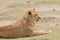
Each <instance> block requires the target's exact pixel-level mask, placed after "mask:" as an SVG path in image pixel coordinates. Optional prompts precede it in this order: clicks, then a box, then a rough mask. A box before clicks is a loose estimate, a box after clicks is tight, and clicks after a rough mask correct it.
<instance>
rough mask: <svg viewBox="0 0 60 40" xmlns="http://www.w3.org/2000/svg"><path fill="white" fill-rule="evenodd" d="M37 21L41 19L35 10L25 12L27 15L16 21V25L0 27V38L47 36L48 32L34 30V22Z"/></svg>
mask: <svg viewBox="0 0 60 40" xmlns="http://www.w3.org/2000/svg"><path fill="white" fill-rule="evenodd" d="M39 19H41V18H40V17H39V15H38V13H37V12H36V11H35V9H33V10H29V11H28V12H27V15H25V16H24V17H23V18H22V19H21V20H19V21H17V22H16V23H14V24H10V25H6V26H2V27H0V37H3V38H16V37H24V36H34V35H41V34H47V33H48V32H46V31H44V30H43V31H37V30H35V28H34V25H35V22H38V21H39Z"/></svg>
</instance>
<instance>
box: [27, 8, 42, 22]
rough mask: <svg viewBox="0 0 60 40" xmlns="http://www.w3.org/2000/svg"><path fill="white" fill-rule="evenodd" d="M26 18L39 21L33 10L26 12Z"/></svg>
mask: <svg viewBox="0 0 60 40" xmlns="http://www.w3.org/2000/svg"><path fill="white" fill-rule="evenodd" d="M28 17H29V18H30V19H33V21H39V19H41V17H40V16H39V15H38V13H37V12H36V10H35V9H33V10H29V11H28Z"/></svg>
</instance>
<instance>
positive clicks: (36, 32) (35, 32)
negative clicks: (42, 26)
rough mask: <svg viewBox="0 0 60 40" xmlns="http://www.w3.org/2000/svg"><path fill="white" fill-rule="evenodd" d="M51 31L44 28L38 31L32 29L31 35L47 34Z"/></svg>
mask: <svg viewBox="0 0 60 40" xmlns="http://www.w3.org/2000/svg"><path fill="white" fill-rule="evenodd" d="M50 32H52V31H46V30H39V31H33V35H34V36H36V35H44V34H48V33H50Z"/></svg>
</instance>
